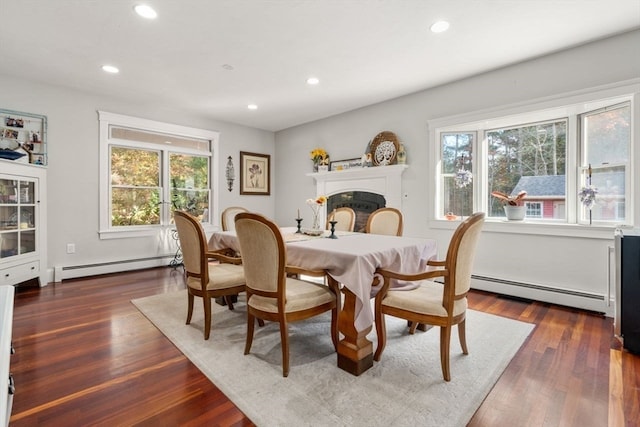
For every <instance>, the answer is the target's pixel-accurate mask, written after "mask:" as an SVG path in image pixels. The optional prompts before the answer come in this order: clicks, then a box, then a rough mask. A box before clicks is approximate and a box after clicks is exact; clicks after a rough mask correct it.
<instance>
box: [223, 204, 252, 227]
mask: <svg viewBox="0 0 640 427" xmlns="http://www.w3.org/2000/svg"><path fill="white" fill-rule="evenodd" d="M240 212H249V211H248V210H247V209H245V208H243V207H240V206H229V207H228V208H226V209H225V210H223V211H222V231H234V230H235V229H236V225H235V222H234V220H235V218H236V215H237V214H239V213H240Z"/></svg>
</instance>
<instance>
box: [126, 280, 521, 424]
mask: <svg viewBox="0 0 640 427" xmlns="http://www.w3.org/2000/svg"><path fill="white" fill-rule="evenodd" d="M243 297H244V295H241V296H240V300H239V301H238V303H237V304H235V310H234V311H230V310H227V309H226V307H221V306H219V305H217V304H213V306H214V309H213V310H214V313H213V325H212V329H211V336H210V338H209V340H208V341H205V340H204V339H203V312H202V304H196V307H195V309H194V314H193V319H192V322H191V325H185V319H186V310H187V296H186V291H179V292H172V293H167V294H160V295H155V296H151V297H146V298H141V299H136V300H132V302H133V304H134V305H135V306H136V307H137V308H138V309H139V310H140V311H141V312H142V313H143V314H144V315H145V316H146V317H147V318H148V319H149V320H150V321H151V322H152V323H153V324H154V325H155V326H156V327H157V328H158V329H159V330H160V331H162V333H163V334H164V335H166V336H167V338H169V339H170V340H171V341H172V342H173V343H174V344H175V345H176V346H177V347H178V348H179V349H180V350H181V351H182V352H183V353H184V354H185V355H186V356H187V357H188V358H189V359H190V360H191V361H192V362H193V363H194V364H195V365H196V366H197V367H198V368H199V369H200V370H201V371H202V372H203V373H204V374H205V375H206V376H207V377H208V378H209V379H210V380H211V381H212V382H213V383H214V384H215V385H216V386H217V387H218V388H219V389H220V390H222V391H223V392H224V393H225V395H227V396H228V397H229V399H230V400H231V401H232V402H233V403H234V404H235V405H236V406H238V408H240V410H242V412H244V413H245V414H246V415H247V417H249V418H250V419H251V420H252V421H253V422H254V423H255V424H257V425H258V426H367V427H373V426H464V425H466V424H467V423H468V421H469V420H470V419H471V417H472V416H473V414H474V413H475V411H476V410H477V408H478V407H479V406H480V404H481V403H482V401H483V400H484V398H485V397H486V395H487V394H488V393H489V391H490V390H491V388H492V387H493V385H494V384H495V382H496V381H497V380H498V378H499V377H500V375H501V374H502V372H503V371H504V369H505V368H506V367H507V365H508V364H509V362H510V360H511V359H512V357H513V356H514V355H515V353H516V352H517V351H518V349H519V348H520V346H521V345H522V344H523V342H524V341H525V339H526V338H527V336H528V335H529V333H530V332H531V331H532V329H533V327H534V325H531V324H528V323H523V322H519V321H515V320H510V319H506V318H502V317H498V316H494V315H490V314H486V313H482V312H478V311H472V310H469V311H468V313H467V344H468V348H469V355H467V356H465V355H463V354H462V351H461V349H460V345H459V343H458V338H457V330H456V329H455V328H454V331H453V335H452V339H451V376H452V379H451V382H448V383H447V382H445V381H444V380H443V378H442V371H441V369H440V352H439V335H440V332H439V329H438V328H432V329H430V330H428V331H427V332H420V331H417V332H416V333H415V335H409V334H408V333H407V328H406V321H403V320H400V319H395V318H393V317H389V316H387V317H386V319H387V347H386V349H385V351H384V353H383V355H382V360H381V361H380V362H374V365H373V367H372V368H371V369H369V370H368V371H366V372H365V373H363V374H362V375H360V376H358V377H356V376H353V375H351V374H349V373H347V372H345V371H343V370H341V369H339V368H338V367H337V365H336V363H337V356H336V353H335V351H334V349H333V346H332V344H331V339H330V336H329V325H330V315H328V314H327V315H321V316H318V317H316V318H314V319H309V320H307V321H303V322H297V323H293V324H290V325H289V335H290V350H291V353H290V372H289V376H288V377H287V378H284V377H283V376H282V365H281V362H282V359H281V347H280V335H279V331H278V325H277V324H274V323H267V324H266V325H265V326H264V327H262V328H259V327H257V326H256V333H255V337H254V342H253V347H252V349H251V354H249V355H246V356H245V355H243V351H244V342H245V336H246V305H245V303H244V299H243ZM196 302H200V300H199V299H197V298H196ZM369 339H372V340H374V349H375V331H372V333H371V334H369Z"/></svg>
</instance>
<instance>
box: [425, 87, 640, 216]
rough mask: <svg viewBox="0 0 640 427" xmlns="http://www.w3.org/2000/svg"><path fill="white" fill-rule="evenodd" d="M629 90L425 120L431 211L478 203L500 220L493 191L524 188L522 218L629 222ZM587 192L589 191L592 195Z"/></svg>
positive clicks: (457, 211)
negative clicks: (432, 175)
mask: <svg viewBox="0 0 640 427" xmlns="http://www.w3.org/2000/svg"><path fill="white" fill-rule="evenodd" d="M594 96H595V95H594ZM635 96H637V94H629V95H617V96H613V97H606V98H601V99H598V98H595V99H588V95H585V96H584V98H585V100H584V101H580V102H573V103H567V104H562V103H561V102H562V101H561V100H559V101H558V102H557V103H556V106H554V107H548V106H546V107H545V108H541V107H539V106H532V107H531V109H530V111H526V110H527V108H526V107H522V106H520V107H518V110H519V112H518V113H517V114H516V113H513V112H511V111H505V112H504V115H497V116H494V117H486V114H484V113H478V114H476V115H470V117H472V118H474V117H481V118H476V119H475V120H472V121H468V122H462V123H455V121H456V120H460V119H459V118H458V119H456V118H452V119H439V120H435V121H432V122H430V126H432V128H433V129H434V130H433V133H432V136H433V137H434V141H436V144H435V147H434V153H435V157H434V158H435V159H436V163H435V164H434V166H435V171H436V183H437V184H436V185H435V195H436V198H435V199H436V204H435V218H436V219H445V218H451V217H452V216H451V215H450V214H453V217H456V216H468V215H470V214H471V213H472V212H476V211H482V212H485V213H486V214H487V218H488V219H489V220H491V219H495V220H502V219H504V217H505V212H504V209H503V206H504V203H505V202H504V200H502V199H500V198H498V197H494V196H492V192H500V193H503V194H506V195H507V196H510V197H514V196H516V195H517V194H519V193H521V192H526V196H525V197H524V198H523V199H521V200H520V204H522V205H524V206H525V208H526V221H527V222H533V223H542V224H552V223H564V224H598V225H601V226H607V225H609V226H617V225H632V222H633V216H632V212H631V209H632V204H631V203H627V202H628V201H629V200H630V195H631V191H632V189H631V185H632V181H631V177H632V176H633V167H632V166H633V157H632V151H633V150H632V138H633V136H632V129H633V123H632V122H633V117H634V113H633V111H634V110H633V104H634V97H635ZM558 105H559V106H558ZM483 116H485V117H483ZM585 189H587V191H586V192H585ZM589 189H591V190H593V192H591V193H589ZM585 194H587V195H588V194H595V198H594V199H593V200H592V202H593V203H589V200H588V197H586V198H585V197H584V195H585Z"/></svg>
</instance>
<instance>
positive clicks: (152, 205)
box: [100, 112, 218, 238]
mask: <svg viewBox="0 0 640 427" xmlns="http://www.w3.org/2000/svg"><path fill="white" fill-rule="evenodd" d="M217 138H218V134H217V132H212V131H205V130H200V129H194V128H187V127H182V126H176V125H170V124H165V123H160V122H152V121H148V120H143V119H137V118H133V117H127V116H120V115H115V114H111V113H105V112H100V148H101V156H100V157H101V173H100V181H101V186H100V188H101V192H100V206H101V210H100V235H101V238H113V237H125V236H126V237H129V236H135V235H148V234H154V233H157V232H158V231H157V230H161V229H163V227H164V226H170V225H171V224H172V223H173V212H174V211H175V210H177V209H178V210H184V211H187V212H189V213H191V214H193V215H194V216H196V217H197V218H199V219H200V221H201V222H203V223H204V224H205V225H208V224H211V223H212V221H213V219H214V218H215V217H216V216H215V215H212V214H211V212H215V211H216V209H217V203H216V197H215V195H216V189H215V187H214V186H213V185H212V179H211V177H212V176H213V173H214V172H213V170H214V162H213V158H214V154H215V152H216V150H217ZM154 230H156V231H154Z"/></svg>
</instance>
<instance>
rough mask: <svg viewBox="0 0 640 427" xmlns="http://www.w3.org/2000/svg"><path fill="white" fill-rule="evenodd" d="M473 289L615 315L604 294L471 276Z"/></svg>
mask: <svg viewBox="0 0 640 427" xmlns="http://www.w3.org/2000/svg"><path fill="white" fill-rule="evenodd" d="M471 287H472V288H473V289H479V290H485V291H490V292H495V293H499V294H504V295H510V296H515V297H519V298H525V299H531V300H536V301H544V302H550V303H553V304H559V305H565V306H569V307H576V308H581V309H585V310H590V311H596V312H599V313H605V314H606V315H608V316H612V315H613V310H612V309H611V307H610V304H609V301H607V298H606V296H605V295H604V294H598V293H593V292H586V291H580V290H575V289H569V288H561V287H557V286H549V285H543V284H539V283H529V282H521V281H514V280H505V279H500V278H496V277H489V276H481V275H475V274H474V275H472V276H471Z"/></svg>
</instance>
